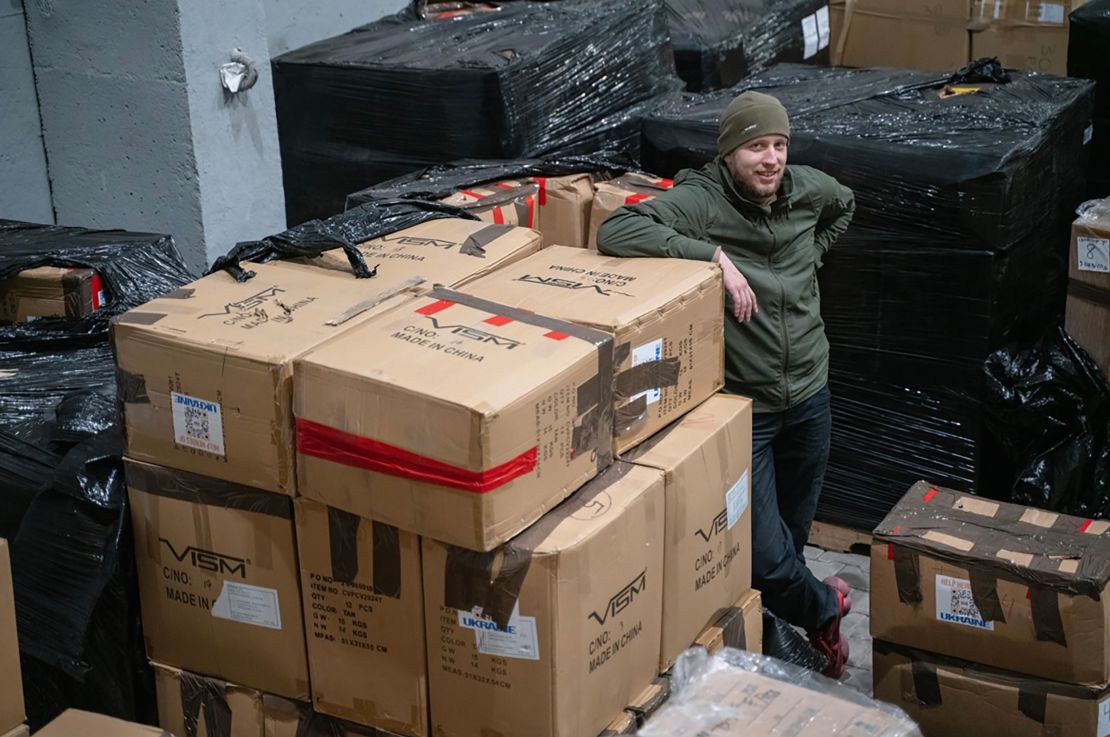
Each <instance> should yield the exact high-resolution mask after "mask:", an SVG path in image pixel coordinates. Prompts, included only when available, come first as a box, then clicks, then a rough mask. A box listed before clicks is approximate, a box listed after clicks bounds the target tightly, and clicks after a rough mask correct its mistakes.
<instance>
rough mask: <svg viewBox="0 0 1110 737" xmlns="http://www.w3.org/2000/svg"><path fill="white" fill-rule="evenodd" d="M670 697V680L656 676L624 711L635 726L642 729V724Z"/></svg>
mask: <svg viewBox="0 0 1110 737" xmlns="http://www.w3.org/2000/svg"><path fill="white" fill-rule="evenodd" d="M670 697H671V679H670V678H668V677H666V676H656V677H655V679H654V680H653V681H652V682H651V684H650V685H649V686H648V687H647V688H645V689H644V690H643V691H641V692H640V694H639V695H638V696H637V697H636V698H635V699H634V700H633V702H632V703H631V704H629V705H628V706H627V707H625V708H626V710H627V711H628V712H629V713H630V714H632V716H633V717H635V719H636V725H637V726H638V727H643V726H644V722H646V721H647V720H648V718H649V717H651V715H652V714H654V713H655V712H657V711H659V707H661V706H662V705H663V704H665V703H666V701H667V699H669V698H670Z"/></svg>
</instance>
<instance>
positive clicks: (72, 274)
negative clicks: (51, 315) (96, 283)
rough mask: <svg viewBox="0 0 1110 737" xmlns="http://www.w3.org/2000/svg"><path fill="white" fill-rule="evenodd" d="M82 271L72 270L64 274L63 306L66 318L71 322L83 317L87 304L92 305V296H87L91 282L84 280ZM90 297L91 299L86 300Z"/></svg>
mask: <svg viewBox="0 0 1110 737" xmlns="http://www.w3.org/2000/svg"><path fill="white" fill-rule="evenodd" d="M82 271H83V270H81V269H71V270H69V271H66V272H65V273H63V274H62V305H63V306H64V308H65V316H66V317H67V318H69V319H70V320H74V319H76V318H79V317H81V314H82V313H83V312H84V310H83V309H82V308H83V307H84V306H85V304H86V302H87V303H89V304H90V306H91V303H92V299H91V297H92V295H91V294H87V290H86V287H87V286H88V285H89V280H87V279H85V278H83V274H82ZM86 296H88V297H89V298H90V299H88V300H86V299H85V297H86Z"/></svg>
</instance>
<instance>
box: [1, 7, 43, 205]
mask: <svg viewBox="0 0 1110 737" xmlns="http://www.w3.org/2000/svg"><path fill="white" fill-rule="evenodd" d="M0 109H2V112H0V218H11V219H13V220H29V221H32V222H39V223H52V222H54V210H53V209H52V207H51V204H50V182H49V179H48V178H47V176H46V153H45V151H44V150H43V146H42V127H41V124H40V121H39V104H38V100H37V99H36V97H35V77H34V74H33V72H32V71H31V54H30V50H29V48H28V46H27V33H26V23H25V21H24V18H23V2H22V0H0Z"/></svg>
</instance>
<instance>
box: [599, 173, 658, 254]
mask: <svg viewBox="0 0 1110 737" xmlns="http://www.w3.org/2000/svg"><path fill="white" fill-rule="evenodd" d="M672 187H674V180H673V179H664V178H662V177H654V176H652V175H650V174H641V173H639V172H628V173H627V174H623V175H621V176H619V177H617V178H616V179H611V180H609V181H608V182H601V183H600V184H598V185H597V186H596V187H595V188H594V202H593V208H592V209H591V211H590V239H589V241H588V242H587V246H588V247H589V249H590V250H591V251H596V250H597V229H598V228H600V227H601V224H602V223H604V222H605V219H606V218H607V217H609V216H610V215H612V214H613V211H614V210H616V209H617V208H618V207H624V206H625V205H635V204H637V203H639V202H646V201H647V200H650V199H652V198H654V197H658V196H659V195H660V194H662V193H663V192H666V191H667V190H668V189H671V188H672Z"/></svg>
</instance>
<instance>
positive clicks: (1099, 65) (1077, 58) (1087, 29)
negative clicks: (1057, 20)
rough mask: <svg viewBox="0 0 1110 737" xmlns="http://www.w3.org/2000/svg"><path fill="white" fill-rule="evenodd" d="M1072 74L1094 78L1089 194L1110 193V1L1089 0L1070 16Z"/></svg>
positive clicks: (1069, 52) (1069, 50) (1069, 35)
mask: <svg viewBox="0 0 1110 737" xmlns="http://www.w3.org/2000/svg"><path fill="white" fill-rule="evenodd" d="M1069 24H1070V27H1069V30H1068V76H1071V77H1080V78H1082V79H1091V80H1094V81H1095V82H1096V84H1097V87H1096V89H1095V113H1094V123H1093V125H1092V129H1091V133H1092V136H1093V138H1092V141H1091V176H1090V180H1089V186H1088V189H1087V195H1088V197H1091V198H1097V197H1108V196H1110V0H1089V2H1087V3H1084V4H1083V5H1081V6H1080V7H1079V8H1077V9H1076V10H1073V11H1072V13H1071V15H1070V16H1069Z"/></svg>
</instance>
